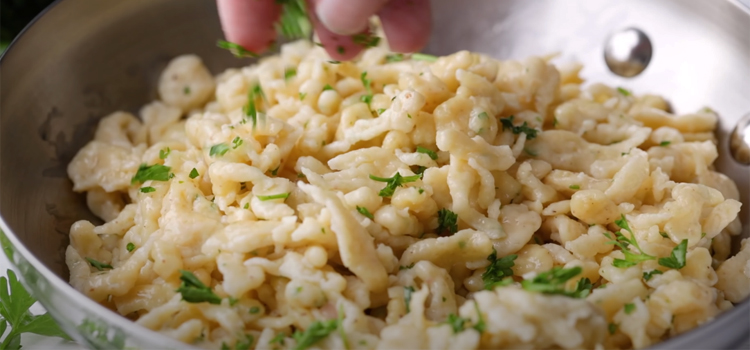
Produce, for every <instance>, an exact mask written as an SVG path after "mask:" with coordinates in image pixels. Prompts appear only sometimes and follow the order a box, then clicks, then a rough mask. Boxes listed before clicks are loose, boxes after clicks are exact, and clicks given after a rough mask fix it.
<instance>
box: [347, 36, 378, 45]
mask: <svg viewBox="0 0 750 350" xmlns="http://www.w3.org/2000/svg"><path fill="white" fill-rule="evenodd" d="M352 41H354V43H355V44H357V45H360V46H362V47H364V48H369V47H375V46H378V44H379V43H380V37H378V36H375V35H372V34H370V33H360V34H356V35H353V36H352Z"/></svg>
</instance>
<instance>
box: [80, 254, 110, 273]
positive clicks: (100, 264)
mask: <svg viewBox="0 0 750 350" xmlns="http://www.w3.org/2000/svg"><path fill="white" fill-rule="evenodd" d="M86 261H88V262H89V264H91V266H93V267H94V268H96V269H97V270H99V271H103V270H104V269H113V268H114V267H112V265H110V264H105V263H103V262H99V261H96V260H94V259H92V258H89V257H86Z"/></svg>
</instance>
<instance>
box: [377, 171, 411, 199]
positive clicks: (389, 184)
mask: <svg viewBox="0 0 750 350" xmlns="http://www.w3.org/2000/svg"><path fill="white" fill-rule="evenodd" d="M421 178H422V174H417V175H412V176H401V173H398V172H397V173H396V174H395V175H393V176H392V177H377V176H375V175H372V174H370V179H372V180H375V181H378V182H385V183H386V185H385V187H383V189H382V190H380V192H378V195H379V196H381V197H390V196H392V195H393V193H394V192H396V188H397V187H401V186H404V184H405V183H409V182H414V181H417V180H419V179H421Z"/></svg>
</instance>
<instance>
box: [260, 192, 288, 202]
mask: <svg viewBox="0 0 750 350" xmlns="http://www.w3.org/2000/svg"><path fill="white" fill-rule="evenodd" d="M286 198H289V192H286V193H279V194H272V195H270V196H258V199H260V200H261V201H270V200H272V199H286Z"/></svg>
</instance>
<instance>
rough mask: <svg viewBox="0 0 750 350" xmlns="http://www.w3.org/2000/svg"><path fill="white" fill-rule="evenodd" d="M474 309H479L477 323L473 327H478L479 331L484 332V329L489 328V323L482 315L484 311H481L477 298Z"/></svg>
mask: <svg viewBox="0 0 750 350" xmlns="http://www.w3.org/2000/svg"><path fill="white" fill-rule="evenodd" d="M474 309H475V310H476V311H477V323H476V324H475V325H474V327H473V328H474V329H476V330H477V332H479V333H484V329H485V328H487V325H486V324H485V323H484V318H483V317H482V313H481V312H480V311H479V304H478V303H477V301H476V300H474Z"/></svg>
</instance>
